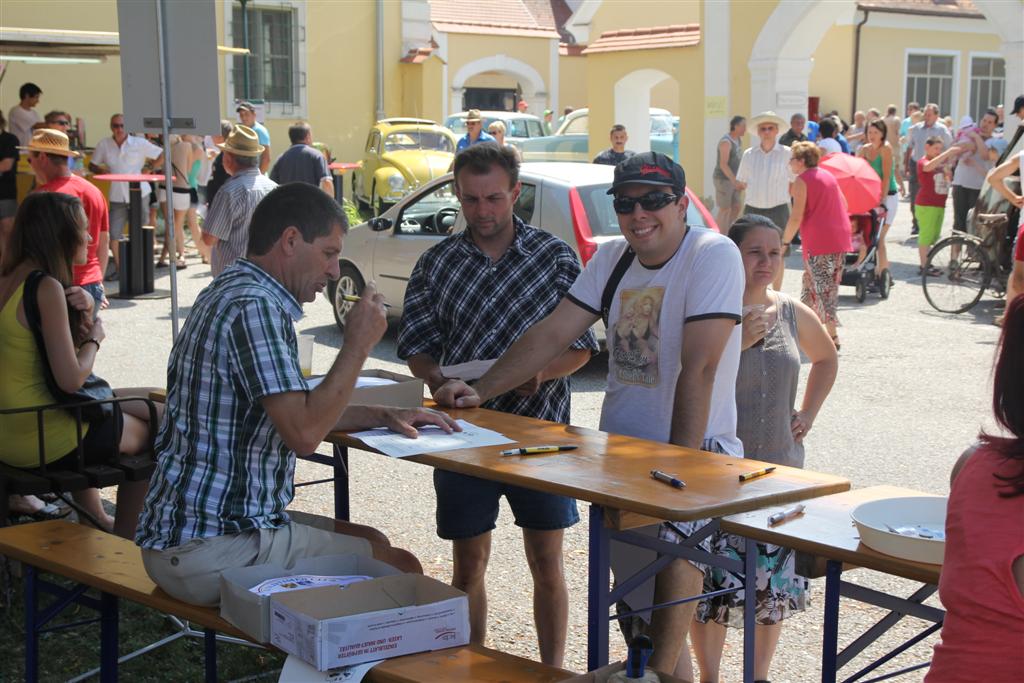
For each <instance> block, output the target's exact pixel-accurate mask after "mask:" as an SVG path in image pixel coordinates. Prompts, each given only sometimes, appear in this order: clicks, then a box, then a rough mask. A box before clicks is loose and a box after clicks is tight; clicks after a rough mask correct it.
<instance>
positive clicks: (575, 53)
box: [558, 43, 587, 57]
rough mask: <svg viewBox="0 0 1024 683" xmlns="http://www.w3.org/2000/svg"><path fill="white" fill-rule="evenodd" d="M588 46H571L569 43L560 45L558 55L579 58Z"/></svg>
mask: <svg viewBox="0 0 1024 683" xmlns="http://www.w3.org/2000/svg"><path fill="white" fill-rule="evenodd" d="M586 47H587V46H586V45H575V44H572V45H570V44H569V43H559V44H558V54H559V55H561V56H562V57H579V56H581V55H582V54H583V50H585V49H586Z"/></svg>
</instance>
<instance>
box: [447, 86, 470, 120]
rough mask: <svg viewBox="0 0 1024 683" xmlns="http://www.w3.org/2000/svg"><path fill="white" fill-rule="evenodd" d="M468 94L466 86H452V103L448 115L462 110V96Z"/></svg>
mask: <svg viewBox="0 0 1024 683" xmlns="http://www.w3.org/2000/svg"><path fill="white" fill-rule="evenodd" d="M465 94H466V89H465V88H452V89H451V99H450V101H451V104H450V105H449V107H450V108H449V110H448V115H449V116H450V115H451V114H454V113H456V112H460V111H462V97H463V96H464V95H465Z"/></svg>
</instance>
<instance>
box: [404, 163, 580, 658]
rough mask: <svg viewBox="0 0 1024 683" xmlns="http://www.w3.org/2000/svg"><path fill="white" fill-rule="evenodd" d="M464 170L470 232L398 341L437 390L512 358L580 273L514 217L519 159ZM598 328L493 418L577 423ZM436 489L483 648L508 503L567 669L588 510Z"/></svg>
mask: <svg viewBox="0 0 1024 683" xmlns="http://www.w3.org/2000/svg"><path fill="white" fill-rule="evenodd" d="M454 169H455V181H454V182H455V194H456V196H457V197H458V198H459V201H460V202H461V203H462V212H463V215H464V216H465V218H466V230H465V231H464V232H461V233H458V234H456V235H453V236H451V237H448V238H447V239H445V240H444V241H442V242H441V243H440V244H437V245H436V246H434V247H431V248H430V250H428V251H427V252H426V253H425V254H423V256H421V257H420V259H419V261H418V262H417V263H416V267H415V268H414V269H413V272H412V276H411V277H410V279H409V284H408V287H407V288H406V292H405V307H404V311H403V316H402V325H401V330H400V332H399V335H398V355H399V357H400V358H404V359H406V360H407V361H408V363H409V368H410V370H411V371H412V373H413V374H414V375H416V376H417V377H422V378H423V379H424V380H425V381H426V382H427V384H428V385H429V386H430V389H431V391H437V390H438V389H440V388H441V387H442V386H444V385H446V384H447V383H448V381H449V378H447V377H445V376H444V375H443V374H442V371H441V366H442V365H453V364H457V363H465V362H468V361H473V360H491V359H494V358H497V357H498V356H500V355H501V354H502V353H504V352H505V350H506V349H508V347H509V346H511V345H512V343H513V342H514V341H515V340H516V339H518V338H519V337H520V336H521V335H522V334H523V333H524V332H525V331H526V330H527V329H528V328H529V327H530V326H531V325H533V324H534V323H536V322H538V321H540V320H541V319H543V318H544V317H545V316H546V315H548V314H549V313H551V311H553V310H554V309H555V307H556V306H557V305H558V302H559V301H561V300H562V297H563V296H565V293H566V292H567V291H568V290H569V287H570V286H571V285H572V283H573V281H574V280H575V279H576V277H577V276H578V275H579V273H580V265H579V261H578V260H577V258H576V254H575V253H574V252H573V250H572V248H571V247H570V246H569V245H568V244H566V243H565V242H563V241H562V240H560V239H558V238H556V237H554V236H552V235H551V234H550V233H547V232H544V231H543V230H538V229H537V228H534V227H531V226H529V225H526V224H525V223H523V221H521V220H520V219H519V218H518V217H517V216H515V215H514V214H513V212H512V210H513V207H514V206H515V203H516V200H517V199H518V198H519V192H520V185H519V161H518V159H517V157H516V154H515V152H514V151H513V150H512V149H510V148H508V147H499V146H498V145H497V144H494V143H482V144H479V145H473V146H472V147H469V148H467V149H465V150H464V151H462V152H459V154H458V155H457V156H456V157H455V164H454ZM588 327H589V326H584V327H582V328H580V329H579V330H578V331H577V332H576V334H575V335H573V336H572V338H567V339H566V340H565V343H564V344H562V347H561V349H560V350H559V351H558V352H555V353H551V354H550V357H549V359H548V361H547V362H545V363H542V364H540V365H537V366H536V367H535V368H534V370H533V371H532V372H531V373H530V376H529V377H526V376H524V377H522V379H520V380H519V381H518V382H516V383H515V384H514V385H509V386H508V387H506V388H505V389H504V390H502V391H498V392H494V393H493V394H491V395H490V396H488V397H487V398H488V399H489V400H488V402H487V403H486V404H485V407H487V408H491V409H494V410H501V411H505V412H509V413H514V414H516V415H526V416H529V417H536V418H539V419H543V420H551V421H553V422H568V420H569V397H570V391H569V380H568V375H570V374H572V373H573V372H575V371H576V370H577V369H578V368H580V367H581V366H582V365H583V364H585V363H586V362H587V361H588V360H589V359H590V355H591V352H594V351H597V349H598V346H597V340H596V339H595V338H594V335H593V333H592V332H590V330H589V329H588ZM434 488H435V490H436V492H437V534H438V536H440V537H441V538H444V539H448V540H451V541H453V544H454V548H453V553H454V570H453V576H452V585H454V586H455V587H456V588H459V589H461V590H464V591H465V592H466V593H468V595H469V619H470V630H471V633H470V638H471V640H472V642H474V643H483V642H484V637H485V635H486V631H487V594H486V590H485V587H484V575H485V573H486V571H487V560H488V558H489V556H490V549H491V530H492V529H494V527H495V521H496V520H497V518H498V502H499V499H500V498H501V496H502V495H504V496H505V497H506V498H507V499H508V502H509V506H510V507H511V508H512V512H513V514H514V515H515V520H516V524H517V525H518V526H520V527H522V529H523V541H524V543H525V547H526V557H527V561H528V562H529V565H530V571H531V572H532V574H533V584H534V595H533V608H534V620H535V622H536V625H537V639H538V642H539V645H540V656H541V660H542V661H543V662H544V663H545V664H551V665H554V666H560V665H561V664H562V660H563V658H564V656H565V634H566V628H567V626H568V619H569V604H568V603H569V596H568V591H567V589H566V586H565V576H564V573H563V568H562V535H563V530H564V529H565V528H566V527H569V526H572V525H573V524H575V523H576V522H577V521H579V513H578V512H577V510H576V501H575V500H573V499H571V498H566V497H564V496H554V495H550V494H545V493H539V492H536V491H529V490H527V489H523V488H519V487H516V486H506V485H502V484H498V483H495V482H490V481H484V480H482V479H477V478H475V477H468V476H465V475H461V474H458V473H455V472H445V471H443V470H440V469H438V470H434Z"/></svg>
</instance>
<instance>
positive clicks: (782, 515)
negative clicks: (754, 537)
mask: <svg viewBox="0 0 1024 683" xmlns="http://www.w3.org/2000/svg"><path fill="white" fill-rule="evenodd" d="M804 509H805V508H804V505H803V504H802V503H801V504H798V505H794V506H793V507H791V508H789V509H788V510H783V511H782V512H776V513H775V514H774V515H771V516H770V517H768V526H775V525H776V524H781V523H782V522H785V521H786V520H787V519H793V518H794V517H799V516H800V515H802V514H804Z"/></svg>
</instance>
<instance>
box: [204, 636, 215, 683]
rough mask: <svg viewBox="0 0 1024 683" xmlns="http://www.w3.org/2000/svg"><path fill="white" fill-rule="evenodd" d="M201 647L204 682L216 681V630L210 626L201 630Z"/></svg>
mask: <svg viewBox="0 0 1024 683" xmlns="http://www.w3.org/2000/svg"><path fill="white" fill-rule="evenodd" d="M203 647H204V650H205V651H206V656H205V658H204V660H205V661H204V668H205V674H206V683H217V632H216V631H214V630H213V629H212V628H208V629H204V630H203Z"/></svg>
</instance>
